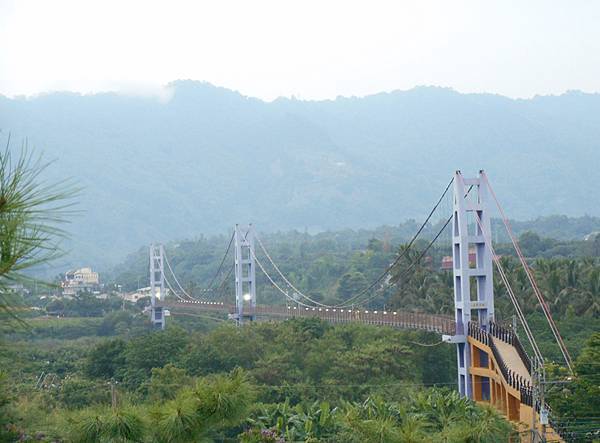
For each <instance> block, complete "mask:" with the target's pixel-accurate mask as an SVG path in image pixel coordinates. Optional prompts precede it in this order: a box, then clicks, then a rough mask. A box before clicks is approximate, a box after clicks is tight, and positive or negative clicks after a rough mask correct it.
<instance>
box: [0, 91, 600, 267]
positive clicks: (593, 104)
mask: <svg viewBox="0 0 600 443" xmlns="http://www.w3.org/2000/svg"><path fill="white" fill-rule="evenodd" d="M169 88H170V90H171V92H172V95H171V98H170V99H169V100H166V101H159V100H157V99H154V98H142V97H133V96H123V95H116V94H97V95H90V96H81V95H77V94H70V93H55V94H47V95H41V96H38V97H33V98H22V97H16V98H13V99H9V98H6V97H0V129H1V130H2V137H3V138H6V137H7V134H8V133H9V132H10V133H12V138H13V141H15V140H16V141H19V142H20V141H21V140H25V139H27V140H28V143H29V144H30V145H33V146H35V147H36V148H38V149H40V150H42V151H44V152H45V154H46V156H47V157H48V158H54V159H56V161H57V163H56V165H57V166H56V167H53V168H52V171H51V174H53V175H54V176H55V177H56V176H58V177H60V178H64V177H67V176H72V177H74V178H75V179H76V180H77V182H78V183H80V184H81V185H82V186H83V188H84V190H83V195H82V199H81V200H82V201H81V205H80V208H81V209H82V210H84V213H83V214H82V215H81V216H79V217H75V218H74V219H73V225H72V232H73V242H72V244H71V245H70V246H71V254H70V255H69V256H67V257H66V260H65V261H64V266H65V267H66V266H68V265H69V264H81V262H85V263H88V264H91V265H93V266H94V267H103V266H105V265H109V264H114V263H116V262H117V261H119V260H121V259H122V258H123V257H124V255H125V254H126V253H127V252H129V251H131V250H133V249H134V248H136V247H138V246H139V245H142V244H148V243H149V242H151V241H166V240H173V239H176V238H186V237H194V236H198V235H200V233H223V232H225V231H226V230H227V229H228V228H229V227H230V226H232V225H233V224H234V223H248V222H253V223H255V224H256V226H257V227H259V229H261V230H263V231H266V232H273V231H276V230H278V229H283V230H288V229H299V230H304V229H305V228H307V229H308V230H309V231H310V232H316V231H321V230H326V229H340V228H357V227H367V228H369V227H373V226H380V225H383V224H388V225H397V224H398V223H400V222H402V221H405V220H407V219H408V218H411V217H416V218H421V217H422V216H423V215H424V214H426V213H427V211H428V210H429V209H430V207H431V205H432V204H433V202H434V201H435V198H436V197H437V196H438V195H439V193H440V192H441V190H442V189H443V186H444V185H445V184H446V183H447V182H448V180H449V178H450V176H451V174H452V173H453V172H454V170H455V169H461V170H463V171H464V172H465V174H475V173H476V172H477V171H478V170H479V169H481V168H484V169H486V170H487V171H488V173H489V176H490V177H491V179H492V180H493V182H494V185H495V186H496V190H497V191H498V194H499V197H500V199H501V200H502V202H503V203H504V205H505V207H506V209H507V210H508V213H509V215H510V216H511V217H512V218H516V219H531V218H535V217H537V216H540V215H549V214H555V213H561V214H567V215H572V216H573V215H584V214H590V215H595V216H599V215H600V213H599V212H598V211H599V210H598V208H599V207H600V205H599V203H600V201H599V200H598V198H599V197H598V195H597V193H595V192H591V191H590V190H593V189H596V188H598V187H599V186H600V182H599V180H600V175H599V174H597V170H596V165H597V164H598V163H600V157H599V156H600V149H599V145H598V143H599V142H598V140H600V96H599V95H597V94H584V93H579V92H570V93H567V94H564V95H561V96H548V97H535V98H533V99H531V100H511V99H508V98H504V97H501V96H495V95H489V94H459V93H457V92H455V91H452V90H450V89H442V88H425V87H423V88H416V89H413V90H410V91H396V92H392V93H382V94H377V95H373V96H368V97H364V98H338V99H336V100H328V101H315V102H311V101H300V100H293V99H292V100H290V99H278V100H275V101H274V102H270V103H267V102H263V101H260V100H258V99H253V98H248V97H244V96H242V95H240V94H238V93H236V92H233V91H230V90H226V89H223V88H217V87H214V86H211V85H209V84H206V83H198V82H193V81H178V82H175V83H173V84H171V85H170V86H169Z"/></svg>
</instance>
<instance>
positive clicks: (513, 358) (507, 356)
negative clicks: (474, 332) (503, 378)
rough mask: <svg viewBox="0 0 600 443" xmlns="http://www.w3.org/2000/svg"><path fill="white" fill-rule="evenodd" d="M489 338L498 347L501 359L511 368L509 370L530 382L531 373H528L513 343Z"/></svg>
mask: <svg viewBox="0 0 600 443" xmlns="http://www.w3.org/2000/svg"><path fill="white" fill-rule="evenodd" d="M490 339H491V340H493V342H494V344H495V345H496V348H497V349H498V352H499V353H500V356H501V357H502V360H504V363H506V365H507V366H508V367H509V368H510V369H511V371H513V372H515V373H517V374H518V375H520V376H521V377H523V378H524V379H525V380H527V381H529V382H531V375H530V374H529V371H527V368H526V367H525V364H524V363H523V360H522V359H521V357H520V356H519V353H518V352H517V350H516V348H515V347H514V346H513V345H511V344H509V343H506V342H504V341H502V340H500V339H498V338H496V337H492V336H490Z"/></svg>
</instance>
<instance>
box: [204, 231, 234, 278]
mask: <svg viewBox="0 0 600 443" xmlns="http://www.w3.org/2000/svg"><path fill="white" fill-rule="evenodd" d="M233 237H235V231H234V233H233V234H231V238H230V239H229V244H228V245H227V249H226V250H225V254H223V258H222V259H221V263H220V264H219V268H218V269H217V272H215V275H214V276H213V278H212V280H211V281H210V283H209V284H208V288H209V289H210V288H212V287H213V284H214V282H215V280H216V279H217V277H218V276H219V273H220V272H221V268H222V267H223V263H225V259H226V258H227V254H228V253H229V249H231V244H232V243H233Z"/></svg>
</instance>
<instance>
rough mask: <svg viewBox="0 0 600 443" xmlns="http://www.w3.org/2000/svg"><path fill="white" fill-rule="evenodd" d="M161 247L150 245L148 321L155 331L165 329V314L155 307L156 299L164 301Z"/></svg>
mask: <svg viewBox="0 0 600 443" xmlns="http://www.w3.org/2000/svg"><path fill="white" fill-rule="evenodd" d="M164 254H165V251H164V248H163V245H156V244H151V245H150V321H151V322H152V325H153V326H154V327H155V328H157V329H165V312H164V309H163V307H162V306H157V305H156V299H157V298H158V299H159V300H160V301H164V299H165V296H166V295H167V294H166V291H165V268H164V260H163V259H164Z"/></svg>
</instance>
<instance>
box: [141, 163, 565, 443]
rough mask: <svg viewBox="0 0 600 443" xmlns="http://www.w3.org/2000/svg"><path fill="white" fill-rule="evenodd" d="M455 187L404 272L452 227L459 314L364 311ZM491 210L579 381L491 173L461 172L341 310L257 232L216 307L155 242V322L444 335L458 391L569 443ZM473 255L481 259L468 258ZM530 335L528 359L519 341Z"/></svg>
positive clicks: (243, 240)
mask: <svg viewBox="0 0 600 443" xmlns="http://www.w3.org/2000/svg"><path fill="white" fill-rule="evenodd" d="M450 189H452V193H451V194H452V214H451V215H450V216H449V217H448V218H447V219H445V223H444V224H443V226H442V228H441V229H440V230H439V232H438V233H437V234H436V235H435V236H434V237H433V239H432V240H431V241H430V242H429V244H428V246H427V247H426V248H424V249H423V251H422V252H421V253H420V254H419V256H418V257H417V258H416V260H414V261H413V262H412V263H411V264H410V265H408V266H407V267H406V268H405V269H404V270H403V271H402V272H401V279H404V278H408V277H410V275H411V274H412V273H413V272H414V269H415V267H416V265H417V264H418V263H419V261H420V260H421V259H422V258H423V257H424V256H425V255H426V254H427V252H428V251H429V249H430V248H431V246H432V245H433V244H434V243H435V242H436V241H437V240H438V239H439V237H440V236H441V234H442V232H443V231H444V230H445V229H446V228H447V227H449V229H450V230H451V238H452V240H451V247H452V272H453V281H454V316H444V315H433V314H427V313H423V312H410V311H406V310H402V309H388V308H383V309H376V310H374V309H367V308H366V306H367V304H368V303H369V302H371V301H372V300H373V299H374V298H375V297H377V296H378V295H379V291H381V289H384V288H385V287H387V286H389V284H390V283H389V280H388V279H389V275H390V273H391V272H392V271H394V270H396V269H397V268H398V266H399V264H400V263H401V260H402V259H403V258H406V256H407V254H408V251H409V250H410V249H411V247H412V246H413V244H414V242H415V241H416V239H417V237H418V236H419V235H420V234H421V233H422V231H423V230H424V229H425V227H426V226H428V225H429V224H430V221H431V218H432V216H433V214H434V213H435V212H436V210H438V209H439V206H440V204H441V202H442V201H443V199H444V198H445V197H446V195H448V194H449V192H450ZM490 202H493V203H495V206H496V207H497V209H498V211H499V213H500V216H501V219H502V220H503V223H504V226H505V228H506V230H507V233H508V236H509V238H510V239H511V242H512V244H513V246H514V249H515V252H516V255H517V257H518V258H519V261H520V262H521V265H522V267H523V269H524V271H525V274H526V275H527V279H528V281H529V283H530V285H531V287H532V289H533V291H534V293H535V295H536V297H537V299H538V302H539V304H540V306H541V308H542V311H543V313H544V315H545V316H546V319H547V322H548V325H549V327H550V329H551V331H552V334H553V335H554V338H555V339H556V342H557V344H558V347H559V349H560V350H561V352H562V355H563V357H564V360H565V365H566V367H567V369H568V370H569V371H570V372H571V374H572V364H571V358H570V355H569V353H568V350H567V348H566V346H565V344H564V342H563V340H562V337H561V336H560V333H559V331H558V328H557V326H556V324H555V323H554V320H553V319H552V315H551V313H550V309H549V307H548V305H547V303H546V301H545V299H544V297H543V294H542V292H541V291H540V289H539V286H538V285H537V283H536V281H535V278H534V275H533V272H532V271H531V269H530V267H529V265H528V263H527V261H526V260H525V257H524V256H523V254H522V252H521V249H520V247H519V244H518V242H517V240H516V238H515V236H514V234H513V232H512V228H511V226H510V222H509V221H508V218H507V217H506V215H505V213H504V210H503V209H502V206H501V205H500V203H499V201H498V199H497V197H496V194H495V193H494V190H493V188H492V186H491V184H490V182H489V180H488V177H487V176H486V174H485V172H484V171H480V172H479V174H478V175H477V177H474V178H466V177H464V176H463V175H462V174H461V172H460V171H457V172H456V173H455V174H454V176H453V177H452V179H451V180H450V182H449V183H448V185H447V186H446V188H445V190H444V192H443V193H442V195H441V197H440V198H439V200H438V201H437V202H436V204H435V205H434V207H433V208H432V210H431V211H430V213H429V215H428V217H427V218H426V219H425V220H424V222H423V223H422V225H420V228H419V229H418V230H417V232H416V233H415V235H414V236H413V237H412V239H411V240H410V241H409V243H408V244H407V246H406V248H404V249H403V250H402V252H401V253H399V254H398V256H397V257H396V258H395V260H394V261H393V262H392V263H391V264H390V265H389V266H388V267H387V268H386V269H385V270H383V271H382V272H381V274H380V275H379V276H378V277H377V278H376V279H375V280H374V281H373V282H372V283H371V284H370V285H368V286H367V287H366V288H365V289H364V290H362V291H360V292H358V293H357V294H355V295H353V296H352V297H350V298H349V299H347V300H345V301H344V302H341V303H339V304H335V305H332V304H326V303H322V302H321V301H318V300H315V299H314V298H313V297H310V296H309V295H307V294H305V293H304V292H302V291H301V290H299V289H298V288H297V287H296V286H295V285H294V284H293V283H292V282H291V281H290V279H289V278H287V277H286V275H284V273H283V272H281V270H280V268H279V266H278V265H277V263H276V262H275V261H274V260H273V258H272V256H271V255H270V254H269V252H268V250H267V249H266V248H265V246H264V244H263V242H262V241H261V239H260V237H259V236H258V235H257V233H256V232H255V230H254V228H253V226H252V225H250V226H247V227H244V228H242V227H240V226H239V225H236V226H235V229H234V232H233V235H232V236H231V239H230V241H229V244H228V246H227V250H226V252H225V254H224V256H223V259H222V260H221V263H220V266H219V269H218V270H217V273H216V274H215V277H214V278H213V279H212V281H211V283H210V284H209V287H208V289H206V290H205V291H204V292H205V293H210V292H214V293H223V292H224V291H223V288H225V283H226V282H227V281H228V279H230V278H231V279H232V280H233V282H234V285H235V298H233V297H232V299H231V300H230V301H225V299H223V300H215V299H214V297H211V298H208V297H207V298H198V297H195V296H192V295H191V294H189V293H188V291H186V290H185V289H184V288H183V286H182V285H181V283H180V281H179V279H178V278H177V276H176V275H175V273H174V272H173V268H172V266H171V264H170V263H169V259H168V257H167V255H166V253H165V250H164V247H163V246H162V245H159V244H153V245H151V247H150V288H151V306H150V318H151V321H152V323H153V325H154V326H155V327H156V328H157V329H164V328H165V326H166V318H167V316H168V315H194V313H195V312H207V313H221V314H223V315H225V314H226V315H227V317H228V318H229V319H230V320H231V321H233V322H235V323H236V324H237V325H240V326H242V325H244V324H245V323H247V322H252V321H256V320H259V319H271V320H286V319H292V318H319V319H322V320H324V321H328V322H333V323H348V322H359V323H365V324H369V325H376V326H385V327H394V328H401V329H416V330H423V331H430V332H433V333H437V334H440V335H442V339H443V340H444V341H446V342H447V343H451V344H454V345H455V346H456V356H457V385H458V390H459V392H460V394H461V395H463V396H466V397H468V398H471V399H473V400H475V401H477V402H481V403H487V404H490V405H493V406H494V407H495V408H496V409H497V410H498V411H500V412H501V413H502V414H504V415H505V416H506V418H507V419H509V420H510V421H512V422H514V423H515V424H516V425H517V427H518V429H519V430H520V431H522V432H523V435H524V437H523V441H530V442H538V441H568V440H569V436H568V433H567V432H566V430H565V429H563V428H562V427H561V425H560V423H558V422H556V421H554V420H553V415H552V412H551V410H550V408H549V407H548V405H547V404H546V402H545V398H544V397H545V392H544V386H545V383H546V381H545V372H544V359H543V356H542V354H541V352H540V350H539V347H538V345H537V343H536V341H535V337H534V335H533V333H532V331H531V329H530V327H529V325H528V323H527V320H526V318H525V316H524V314H523V311H522V309H521V306H520V304H519V300H518V298H517V296H516V294H515V292H514V291H513V289H512V287H511V285H510V280H509V279H508V277H507V275H506V272H505V269H504V267H503V266H502V262H501V261H500V257H499V256H498V255H497V254H496V252H495V250H494V246H493V244H492V240H491V238H492V237H491V221H490V209H489V208H488V205H489V203H490ZM232 246H233V249H234V253H233V255H234V259H233V263H232V265H231V267H230V268H229V271H228V272H224V268H223V265H224V263H225V260H226V257H227V256H228V254H229V251H230V249H231V247H232ZM256 246H258V250H259V251H260V252H261V256H262V257H264V258H266V262H265V263H263V262H262V261H261V260H260V259H259V258H258V256H257V253H256V252H257V251H256ZM473 250H474V252H475V256H474V260H473V258H472V257H471V254H472V252H471V251H473ZM267 263H268V265H269V268H270V269H272V270H273V271H274V272H272V274H271V273H269V272H268V270H267V266H266V264H267ZM494 266H495V268H496V269H497V272H498V275H499V276H500V278H501V280H502V283H503V285H504V286H505V288H506V291H507V293H508V296H509V298H510V300H511V302H512V305H513V307H514V310H515V313H516V317H517V318H518V319H519V321H520V325H521V330H522V331H523V332H522V334H521V336H517V333H516V331H515V330H513V329H512V328H505V327H503V326H501V325H499V324H497V323H496V322H495V314H494V286H493V270H494ZM257 271H260V272H262V273H263V274H264V276H265V277H266V279H267V281H268V282H269V283H270V284H271V285H272V286H273V287H274V288H275V290H276V291H277V292H278V293H279V294H280V295H281V298H282V301H284V302H285V303H282V304H279V305H267V304H263V305H261V304H257V291H256V289H257V288H256V273H257ZM222 274H224V278H223V279H222V281H221V284H219V285H218V286H215V282H216V281H217V278H218V277H219V276H220V275H222ZM232 274H233V275H232ZM290 293H291V295H290ZM523 336H524V338H525V339H526V343H527V344H528V348H529V349H530V350H531V351H530V353H528V352H526V350H525V347H524V346H523V344H522V343H521V339H522V338H523Z"/></svg>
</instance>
